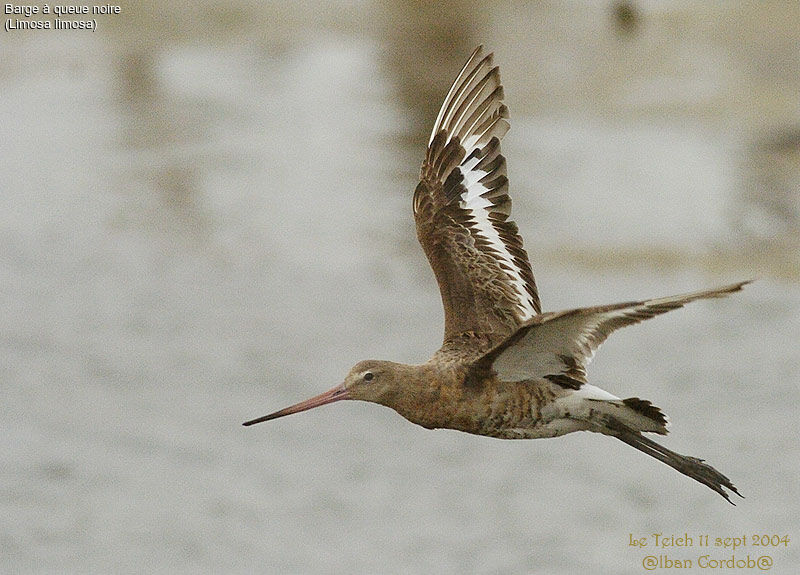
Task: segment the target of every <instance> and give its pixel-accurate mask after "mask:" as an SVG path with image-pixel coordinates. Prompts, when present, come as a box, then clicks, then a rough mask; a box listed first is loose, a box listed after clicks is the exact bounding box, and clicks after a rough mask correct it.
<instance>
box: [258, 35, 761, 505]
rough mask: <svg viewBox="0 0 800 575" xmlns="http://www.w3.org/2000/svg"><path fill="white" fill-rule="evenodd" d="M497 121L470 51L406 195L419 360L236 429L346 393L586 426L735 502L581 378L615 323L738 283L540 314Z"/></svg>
mask: <svg viewBox="0 0 800 575" xmlns="http://www.w3.org/2000/svg"><path fill="white" fill-rule="evenodd" d="M508 129H509V123H508V108H506V106H505V105H504V104H503V86H502V85H501V83H500V74H499V71H498V67H497V66H494V65H493V64H492V54H488V55H485V56H484V54H483V48H482V46H479V47H478V48H477V49H475V51H474V52H473V53H472V55H471V56H470V58H469V60H468V61H467V63H466V64H465V65H464V67H463V68H462V69H461V72H459V74H458V76H457V77H456V79H455V81H454V82H453V85H452V87H451V88H450V91H449V92H448V93H447V96H446V97H445V99H444V103H443V104H442V108H441V110H440V111H439V114H438V116H437V117H436V121H435V122H434V125H433V130H432V131H431V135H430V138H429V140H428V150H427V154H426V156H425V161H424V162H423V164H422V170H421V176H420V182H419V185H417V188H416V190H415V191H414V202H413V205H414V219H415V221H416V227H417V238H418V239H419V242H420V244H421V245H422V247H423V249H424V251H425V254H426V255H427V257H428V260H429V262H430V265H431V267H432V268H433V271H434V274H435V275H436V280H437V282H438V284H439V290H440V292H441V296H442V303H443V305H444V342H443V343H442V347H441V348H440V349H439V350H438V351H437V352H436V353H434V354H433V356H432V357H431V359H429V360H428V361H427V362H426V363H423V364H421V365H405V364H401V363H395V362H391V361H379V360H367V361H361V362H359V363H357V364H356V365H355V366H354V367H353V368H352V369H351V370H350V373H349V374H348V375H347V377H346V378H345V380H344V382H343V383H341V384H339V385H337V386H336V387H334V388H333V389H331V390H329V391H327V392H325V393H322V394H320V395H317V396H315V397H312V398H311V399H307V400H306V401H303V402H300V403H298V404H296V405H293V406H291V407H287V408H285V409H282V410H280V411H276V412H275V413H272V414H270V415H266V416H264V417H259V418H257V419H253V420H251V421H248V422H246V423H244V425H253V424H255V423H260V422H262V421H268V420H271V419H276V418H278V417H283V416H285V415H290V414H293V413H298V412H301V411H305V410H308V409H311V408H314V407H318V406H321V405H325V404H328V403H332V402H335V401H339V400H344V399H357V400H361V401H370V402H373V403H378V404H381V405H384V406H386V407H390V408H392V409H394V410H395V411H397V412H398V413H399V414H400V415H402V416H403V417H405V418H406V419H408V420H409V421H411V422H412V423H416V424H418V425H421V426H423V427H426V428H429V429H434V428H448V429H456V430H459V431H464V432H467V433H473V434H477V435H487V436H490V437H497V438H502V439H533V438H543V437H557V436H560V435H564V434H566V433H571V432H573V431H593V432H596V433H602V434H604V435H610V436H611V437H616V438H617V439H619V440H621V441H623V442H625V443H627V444H628V445H630V446H632V447H635V448H636V449H638V450H639V451H642V452H643V453H646V454H647V455H650V456H652V457H655V458H656V459H658V460H659V461H662V462H664V463H666V464H667V465H669V466H671V467H673V468H674V469H676V470H677V471H679V472H680V473H683V474H684V475H687V476H689V477H691V478H692V479H694V480H696V481H699V482H700V483H702V484H704V485H706V486H708V487H709V488H711V489H713V490H714V491H716V492H717V493H719V494H720V495H721V496H722V497H724V498H725V499H726V500H727V501H728V502H729V503H733V502H732V501H731V500H730V497H729V494H728V492H726V491H725V490H726V489H727V490H728V491H730V492H732V493H735V494H737V495H739V492H738V491H737V489H736V487H734V485H733V483H731V481H730V480H729V479H728V478H727V477H725V476H724V475H723V474H722V473H720V472H719V471H717V470H716V469H714V468H713V467H711V466H710V465H708V464H707V463H704V462H703V460H702V459H698V458H696V457H689V456H685V455H680V454H678V453H675V452H674V451H671V450H669V449H667V448H666V447H663V446H662V445H660V444H659V443H656V442H655V441H653V440H652V439H650V438H648V437H646V436H645V435H644V434H645V433H656V434H660V435H665V434H666V433H667V419H666V417H665V415H664V414H663V413H662V412H661V410H660V409H659V408H657V407H656V406H654V405H653V404H652V403H650V402H649V401H647V400H645V399H639V398H638V397H629V398H625V399H621V398H619V397H617V396H615V395H612V394H611V393H608V392H607V391H604V390H602V389H600V388H599V387H596V386H594V385H592V384H590V383H589V380H588V377H587V373H586V368H587V366H588V364H589V362H590V361H591V360H592V357H593V356H594V354H595V352H596V351H597V349H598V348H599V347H600V345H601V344H602V343H603V342H604V341H605V340H606V338H607V337H608V336H609V335H611V333H612V332H613V331H614V330H616V329H619V328H621V327H625V326H627V325H632V324H635V323H639V322H641V321H644V320H646V319H650V318H651V317H654V316H656V315H659V314H662V313H666V312H668V311H671V310H674V309H678V308H680V307H683V305H684V304H687V303H689V302H692V301H695V300H699V299H708V298H719V297H724V296H727V295H728V294H731V293H733V292H737V291H740V290H741V289H742V287H743V286H744V285H745V284H747V283H749V282H739V283H735V284H732V285H728V286H725V287H721V288H718V289H712V290H706V291H698V292H694V293H689V294H684V295H677V296H671V297H663V298H657V299H649V300H643V301H631V302H625V303H618V304H612V305H603V306H597V307H585V308H576V309H570V310H566V311H558V312H544V313H543V312H542V309H541V304H540V302H539V293H538V291H537V289H536V283H535V282H534V279H533V273H532V271H531V265H530V262H529V261H528V255H527V253H526V252H525V250H524V248H523V246H522V238H521V237H520V235H519V233H518V229H517V225H516V224H515V223H514V222H513V221H512V220H510V219H509V216H510V214H511V199H510V198H509V196H508V178H507V177H506V161H505V158H504V157H503V156H502V155H501V153H500V141H501V140H502V138H503V136H504V135H505V133H506V132H507V131H508ZM739 496H740V497H741V495H739Z"/></svg>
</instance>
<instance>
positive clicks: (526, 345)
mask: <svg viewBox="0 0 800 575" xmlns="http://www.w3.org/2000/svg"><path fill="white" fill-rule="evenodd" d="M748 283H750V282H748V281H745V282H739V283H736V284H732V285H729V286H725V287H722V288H719V289H715V290H709V291H701V292H695V293H690V294H685V295H678V296H672V297H665V298H660V299H650V300H645V301H638V302H628V303H620V304H616V305H609V306H600V307H588V308H579V309H572V310H568V311H561V312H554V313H544V314H541V315H537V316H535V317H533V318H532V319H531V320H529V321H528V322H527V323H526V324H525V325H523V326H522V327H520V328H519V329H518V330H517V331H516V332H515V333H514V334H513V335H512V336H511V337H509V338H508V339H507V340H506V341H504V342H503V343H501V344H500V345H498V346H497V347H495V348H494V349H492V350H491V351H490V352H488V353H487V354H486V355H484V356H483V357H482V358H481V359H479V360H478V361H477V362H476V364H475V368H477V369H480V370H482V371H483V370H491V371H494V372H495V373H496V374H497V377H498V378H499V379H500V380H501V381H509V382H510V381H524V380H531V379H549V380H551V381H553V382H554V383H558V384H559V385H561V386H563V387H570V388H574V389H578V388H580V387H581V386H582V385H583V384H584V383H586V366H587V365H588V364H589V362H590V361H591V360H592V357H594V354H595V352H596V351H597V349H598V348H599V347H600V345H601V344H602V343H603V342H604V341H605V340H606V338H608V336H609V335H611V333H612V332H613V331H614V330H617V329H619V328H621V327H625V326H627V325H632V324H635V323H639V322H641V321H644V320H646V319H650V318H651V317H655V316H657V315H660V314H662V313H666V312H668V311H671V310H673V309H678V308H680V307H683V306H684V305H685V304H687V303H689V302H692V301H695V300H698V299H708V298H718V297H725V296H727V295H729V294H731V293H733V292H737V291H740V290H741V289H742V287H743V286H744V285H745V284H748Z"/></svg>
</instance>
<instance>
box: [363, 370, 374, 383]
mask: <svg viewBox="0 0 800 575" xmlns="http://www.w3.org/2000/svg"><path fill="white" fill-rule="evenodd" d="M374 378H375V374H374V373H372V372H371V371H368V372H367V373H365V374H364V381H372V380H373V379H374Z"/></svg>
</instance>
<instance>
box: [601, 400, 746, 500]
mask: <svg viewBox="0 0 800 575" xmlns="http://www.w3.org/2000/svg"><path fill="white" fill-rule="evenodd" d="M603 419H604V421H603V423H604V424H605V425H604V427H605V429H603V430H602V433H604V434H606V435H611V436H613V437H616V438H617V439H619V440H620V441H624V442H625V443H627V444H628V445H630V446H631V447H635V448H636V449H638V450H639V451H641V452H642V453H646V454H647V455H650V456H651V457H655V458H656V459H658V460H659V461H663V462H664V463H666V464H667V465H669V466H670V467H672V468H673V469H675V470H677V471H679V472H680V473H683V474H684V475H686V476H688V477H691V478H692V479H694V480H695V481H699V482H700V483H702V484H703V485H706V486H708V487H709V488H711V489H713V490H714V491H716V492H717V493H719V494H720V495H722V497H724V498H725V500H726V501H727V502H728V503H730V504H731V505H736V504H735V503H734V502H733V501H731V500H730V497H728V493H727V492H726V491H725V490H724V489H723V487H725V488H727V489H729V490H730V491H732V492H733V493H735V494H736V495H738V496H739V497H744V496H743V495H741V494H740V493H739V491H738V490H737V489H736V487H735V486H734V485H733V483H731V480H730V479H728V478H727V477H725V476H724V475H723V474H722V473H720V472H719V471H717V470H716V469H714V468H713V467H711V466H710V465H708V464H707V463H704V462H703V460H702V459H698V458H697V457H690V456H687V455H681V454H679V453H675V452H674V451H671V450H669V449H667V448H666V447H664V446H663V445H659V444H658V443H656V442H655V441H653V440H652V439H648V438H647V437H645V436H644V435H642V434H641V433H640V432H638V431H635V430H633V429H631V428H630V427H628V426H627V425H625V424H624V423H621V422H620V421H619V420H618V419H616V418H614V417H611V416H608V417H604V418H603Z"/></svg>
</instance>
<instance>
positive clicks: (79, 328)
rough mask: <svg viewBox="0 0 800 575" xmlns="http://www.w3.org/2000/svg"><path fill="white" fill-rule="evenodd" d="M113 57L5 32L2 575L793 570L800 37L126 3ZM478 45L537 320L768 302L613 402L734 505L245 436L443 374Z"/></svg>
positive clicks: (651, 23) (453, 443)
mask: <svg viewBox="0 0 800 575" xmlns="http://www.w3.org/2000/svg"><path fill="white" fill-rule="evenodd" d="M5 17H6V18H8V16H5ZM98 28H99V29H98V31H97V32H96V33H92V32H85V31H84V32H81V31H55V30H52V31H30V30H29V31H20V30H17V31H11V32H6V31H3V32H0V50H1V51H2V58H0V125H2V137H1V138H0V294H2V305H1V306H0V429H1V431H0V572H3V573H212V572H213V573H409V574H414V573H547V574H572V573H576V572H578V571H579V570H584V571H587V572H592V573H616V574H618V573H641V572H642V571H643V569H642V565H641V561H642V558H643V556H644V555H645V553H644V552H643V551H642V550H639V549H634V548H632V547H629V546H628V543H629V536H630V534H633V535H634V536H637V535H644V536H646V535H650V534H652V533H663V534H672V533H674V534H678V535H682V534H684V533H688V534H690V535H696V534H708V535H710V538H711V540H712V541H713V539H714V538H716V537H726V536H733V535H737V536H739V535H745V536H747V537H750V536H751V535H753V534H768V535H773V534H778V535H781V536H782V535H789V537H790V538H794V539H793V540H792V541H791V543H790V544H789V545H788V547H784V546H780V547H777V548H768V549H763V548H755V547H752V546H748V547H746V548H744V549H741V548H740V549H738V550H737V551H736V555H737V557H738V556H742V557H744V556H745V555H746V554H748V553H749V554H750V555H751V556H753V557H757V556H759V555H763V554H765V553H766V552H768V554H770V555H771V556H773V558H774V567H773V569H772V572H773V573H794V572H795V571H794V570H795V569H796V565H798V564H800V552H799V551H798V549H800V528H799V527H800V519H798V511H800V509H799V508H798V507H799V506H798V503H797V502H798V500H800V497H799V495H800V494H799V493H798V491H800V490H798V472H799V471H800V449H798V437H797V421H798V419H800V409H799V408H798V396H799V395H800V394H799V393H798V382H799V380H800V346H799V345H798V340H800V326H799V324H798V317H799V316H800V285H799V281H800V249H799V248H800V233H799V230H798V229H799V228H800V223H799V222H800V192H799V190H800V96H799V94H800V48H799V46H800V4H798V3H797V2H792V1H788V0H787V1H771V2H769V1H765V2H756V1H751V2H706V1H704V0H683V1H677V0H675V1H656V0H647V1H645V0H640V1H636V0H631V1H630V2H622V1H620V2H613V1H607V0H594V1H586V2H572V1H566V0H564V1H556V0H553V1H549V2H520V1H498V2H491V3H487V2H479V1H468V0H453V1H446V2H436V3H427V2H370V1H363V2H358V1H356V2H339V3H326V4H319V3H316V2H310V1H306V2H293V3H287V2H266V3H262V2H249V1H247V0H241V1H236V2H230V3H227V4H225V5H224V6H223V5H219V4H218V3H211V2H198V3H193V4H184V3H181V2H144V1H141V2H136V1H132V2H126V3H125V4H124V5H123V6H122V14H120V15H119V16H106V17H100V18H98ZM478 43H485V44H486V46H487V48H488V49H489V50H493V51H494V52H495V55H496V58H495V60H496V62H497V63H498V64H500V66H501V71H502V77H503V81H504V85H505V87H506V102H507V104H508V106H509V108H510V110H511V121H512V130H511V132H509V134H508V136H507V137H506V139H505V141H504V153H505V155H506V157H507V159H508V167H509V177H510V179H511V194H512V197H513V198H514V219H515V220H516V221H517V222H518V224H519V226H520V229H521V233H522V235H523V237H524V238H525V240H526V247H527V249H528V252H529V254H530V257H531V260H532V264H533V268H534V272H535V274H536V278H537V281H538V284H539V289H540V293H541V296H542V302H543V305H544V307H545V308H546V309H548V310H555V309H559V308H563V307H571V306H577V305H592V304H601V303H611V302H616V301H622V300H630V299H635V298H644V297H650V296H661V295H670V294H673V293H680V292H684V291H691V290H695V289H700V288H706V287H712V286H716V285H720V284H724V283H726V282H732V281H735V280H741V279H747V278H757V279H758V281H757V282H756V283H755V284H753V285H752V286H749V287H748V288H747V289H746V291H745V292H744V293H741V294H737V295H735V296H733V297H731V298H729V299H727V300H720V301H712V302H702V303H698V304H693V305H691V306H689V307H688V308H687V309H685V310H682V311H678V312H675V313H673V314H669V315H668V316H665V317H660V318H658V319H656V320H654V321H652V322H648V323H647V324H645V325H642V326H638V327H633V328H629V329H627V330H624V331H623V332H620V333H619V334H616V335H615V336H614V337H613V338H612V339H611V340H610V341H609V342H608V343H607V344H606V345H605V346H604V348H603V349H602V350H601V352H600V353H599V355H598V357H597V358H596V360H595V362H594V364H593V365H592V369H591V371H590V376H591V378H592V380H593V381H594V382H595V383H597V384H598V385H601V386H603V387H605V388H606V389H608V390H609V391H612V392H614V393H616V394H618V395H622V396H629V395H637V396H640V397H644V398H647V399H650V400H652V401H653V402H654V403H655V404H656V405H658V406H660V407H661V408H663V410H664V411H665V412H666V413H667V414H668V415H670V417H671V420H672V423H673V427H672V435H670V436H669V437H668V438H666V439H665V440H664V443H665V445H667V446H668V447H670V448H671V449H674V450H676V451H678V452H680V453H686V454H691V455H696V456H700V457H703V458H706V459H707V460H708V461H709V462H710V463H711V464H712V465H714V466H716V467H717V468H719V469H720V470H721V471H723V472H724V473H726V474H727V475H729V476H730V477H731V478H732V480H733V481H734V482H735V483H736V485H737V486H739V488H740V490H741V492H742V493H743V494H744V495H745V496H746V497H747V498H746V499H744V500H741V501H737V503H739V505H738V507H736V508H734V507H732V506H730V505H728V504H726V503H725V502H724V501H723V500H722V499H721V498H719V497H718V496H717V495H715V494H714V493H712V492H711V491H710V490H708V489H706V488H704V487H702V486H700V485H698V484H697V483H695V482H693V481H691V480H689V479H688V478H686V477H684V476H681V475H679V474H678V473H676V472H675V471H673V470H672V469H669V468H668V467H666V466H664V465H662V464H660V463H658V462H656V461H655V460H652V459H650V458H647V457H645V456H644V455H642V454H641V453H638V452H636V451H634V450H632V449H630V448H628V447H627V446H624V445H622V444H621V443H619V442H615V441H613V440H612V439H609V438H605V437H600V436H595V435H590V434H573V435H571V436H568V437H564V438H560V439H553V440H542V441H521V442H504V441H499V440H493V439H488V438H482V437H474V436H468V435H465V434H460V433H457V432H452V431H427V430H424V429H422V428H419V427H415V426H413V425H411V424H409V423H408V422H406V421H404V420H403V419H402V418H400V417H399V416H398V415H396V414H395V413H393V412H391V411H389V410H386V409H382V408H379V407H376V406H374V405H368V404H361V403H357V402H346V403H339V404H337V405H335V406H331V407H328V408H323V409H320V410H318V411H313V412H310V413H306V414H303V415H298V416H295V417H291V418H287V419H285V420H280V421H276V422H273V423H270V424H262V425H259V426H256V427H254V428H247V429H245V428H242V427H241V425H240V424H241V422H242V421H244V420H246V419H250V418H253V417H256V416H259V415H263V414H264V413H267V412H269V411H272V410H274V409H277V408H280V407H284V406H285V405H288V404H290V403H294V402H295V401H298V400H300V399H304V398H306V397H308V396H310V395H313V394H316V393H318V392H321V391H323V390H325V389H328V388H329V387H331V386H332V385H334V384H336V383H339V382H340V381H341V380H342V378H343V377H344V375H345V374H346V372H347V370H348V369H349V367H350V366H351V364H353V363H355V362H356V361H357V360H360V359H365V358H386V359H394V360H397V361H405V362H422V361H424V360H426V359H427V358H428V357H429V355H430V354H431V353H433V351H434V350H435V349H436V348H437V347H438V345H439V343H440V337H441V332H442V325H441V324H442V312H441V309H440V302H439V295H438V290H437V288H436V284H435V282H434V279H433V274H432V273H431V271H430V270H429V269H428V265H427V261H426V260H425V257H424V255H423V253H422V250H421V249H420V248H419V246H418V245H417V243H416V238H415V233H414V227H413V218H412V215H411V194H412V192H413V189H414V186H415V184H416V178H417V174H418V169H419V164H420V162H421V160H422V158H423V155H424V143H425V141H426V140H425V138H426V136H427V132H428V130H429V129H430V126H431V124H432V121H433V119H434V117H435V114H436V111H437V109H438V107H439V104H440V102H441V100H442V98H443V97H444V94H445V93H446V90H447V88H448V86H449V84H450V82H451V81H452V79H453V77H454V76H455V74H456V73H457V71H458V70H459V68H460V67H461V65H462V64H463V62H464V61H465V59H466V58H467V56H468V55H469V53H470V51H471V50H472V49H473V48H474V47H475V46H476V45H477V44H478ZM709 552H710V553H711V554H712V557H719V558H728V557H729V556H730V555H731V551H730V550H725V549H711V550H710V551H709ZM660 553H666V554H668V556H669V557H671V558H673V559H681V560H683V559H695V560H696V558H697V556H698V555H700V554H702V553H701V550H700V549H698V548H689V549H671V550H662V551H660ZM656 554H658V553H656Z"/></svg>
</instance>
